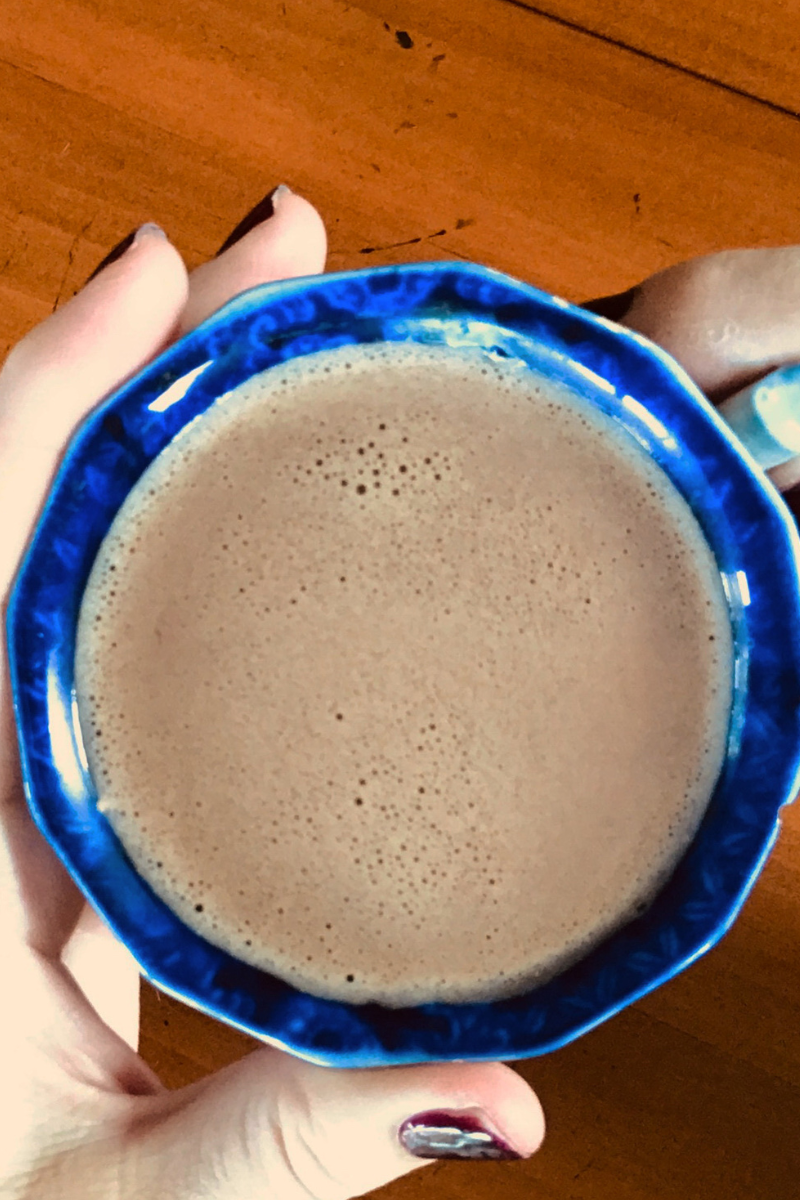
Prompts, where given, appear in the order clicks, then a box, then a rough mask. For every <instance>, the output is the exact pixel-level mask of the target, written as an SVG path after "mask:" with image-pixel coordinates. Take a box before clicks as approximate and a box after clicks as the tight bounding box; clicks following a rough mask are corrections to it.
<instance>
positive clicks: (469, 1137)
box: [400, 1111, 522, 1159]
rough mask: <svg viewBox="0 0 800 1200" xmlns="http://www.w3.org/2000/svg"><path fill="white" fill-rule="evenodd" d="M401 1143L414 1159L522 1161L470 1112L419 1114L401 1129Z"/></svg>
mask: <svg viewBox="0 0 800 1200" xmlns="http://www.w3.org/2000/svg"><path fill="white" fill-rule="evenodd" d="M400 1141H401V1142H402V1144H403V1146H404V1147H405V1149H406V1150H408V1151H409V1153H410V1154H414V1155H416V1157H417V1158H475V1159H482V1158H493V1159H515V1158H517V1159H518V1158H522V1155H521V1154H518V1153H517V1151H516V1150H513V1149H512V1148H511V1146H509V1145H508V1143H507V1142H504V1141H503V1140H502V1138H498V1137H497V1136H496V1135H495V1134H493V1133H490V1132H489V1130H488V1129H486V1128H485V1127H484V1126H483V1125H482V1124H481V1122H480V1121H479V1120H478V1119H477V1118H476V1117H474V1116H471V1115H470V1114H469V1113H457V1114H456V1113H447V1112H439V1111H436V1112H426V1113H418V1114H417V1115H416V1116H415V1117H409V1118H408V1120H407V1121H404V1122H403V1124H402V1125H401V1126H400Z"/></svg>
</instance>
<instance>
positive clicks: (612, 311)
mask: <svg viewBox="0 0 800 1200" xmlns="http://www.w3.org/2000/svg"><path fill="white" fill-rule="evenodd" d="M638 290H639V289H638V288H635V287H632V288H628V290H627V292H617V293H616V294H615V295H613V296H601V297H600V299H599V300H586V301H585V302H584V303H583V304H581V305H580V307H581V308H585V309H587V311H588V312H591V313H595V315H596V316H598V317H606V318H607V319H608V320H609V321H621V320H622V318H623V317H624V316H625V314H626V313H627V312H628V310H629V309H630V307H631V305H632V304H633V301H634V298H635V296H636V293H637V291H638Z"/></svg>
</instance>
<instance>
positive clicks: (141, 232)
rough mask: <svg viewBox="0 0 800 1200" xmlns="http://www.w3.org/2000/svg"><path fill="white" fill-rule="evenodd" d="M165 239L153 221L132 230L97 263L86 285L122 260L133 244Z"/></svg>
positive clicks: (164, 235)
mask: <svg viewBox="0 0 800 1200" xmlns="http://www.w3.org/2000/svg"><path fill="white" fill-rule="evenodd" d="M154 235H155V236H157V237H162V238H166V236H167V235H166V234H165V233H164V230H163V229H162V228H161V226H160V225H156V224H155V223H154V222H153V221H146V222H145V224H144V225H140V226H139V228H138V229H132V230H131V232H130V233H129V234H128V235H127V237H124V238H123V239H122V241H121V242H117V244H116V246H115V247H114V249H113V250H109V252H108V254H107V255H106V256H105V258H104V259H103V261H102V262H100V263H98V264H97V266H96V267H95V269H94V270H93V271H92V273H91V275H90V276H89V278H88V279H87V280H86V283H91V281H92V280H93V279H94V278H95V276H96V275H99V274H100V272H101V271H102V270H103V268H104V267H109V266H111V263H113V262H116V261H117V259H119V258H122V256H123V254H124V253H125V251H126V250H130V248H131V246H132V245H133V244H134V242H140V241H141V240H142V238H144V237H152V236H154Z"/></svg>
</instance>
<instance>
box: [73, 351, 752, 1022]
mask: <svg viewBox="0 0 800 1200" xmlns="http://www.w3.org/2000/svg"><path fill="white" fill-rule="evenodd" d="M323 360H324V361H323ZM498 413H502V419H501V418H499V417H498ZM604 421H605V424H604ZM145 550H146V553H145V552H144V551H145ZM76 679H77V682H78V687H79V697H80V699H79V709H80V715H81V724H82V728H83V729H84V733H85V740H86V746H87V755H88V758H89V763H90V768H91V770H92V773H93V777H94V778H95V780H96V781H98V791H99V795H100V807H101V808H102V809H103V811H104V812H106V813H107V815H108V817H109V820H110V821H111V823H112V824H113V825H114V828H115V829H116V830H117V832H118V834H119V836H120V838H121V840H122V841H123V844H124V845H125V846H126V848H127V849H128V851H129V853H130V855H131V857H132V859H133V861H134V863H135V864H136V865H137V867H138V869H139V870H140V871H141V872H142V874H143V875H144V876H145V878H147V879H148V880H149V881H150V882H151V884H152V886H153V887H154V889H155V890H156V891H157V892H159V894H161V895H163V896H164V897H165V899H167V901H168V902H169V903H170V904H171V905H172V907H173V908H174V909H175V911H176V912H177V913H178V914H179V915H180V916H181V918H182V919H183V920H184V921H185V922H186V923H187V924H188V925H190V926H192V927H193V928H195V929H197V930H198V931H199V932H200V933H202V934H203V935H204V936H206V937H208V938H209V939H210V940H212V941H214V942H215V943H216V944H219V945H222V946H224V947H225V948H227V949H229V950H230V951H231V952H232V953H234V954H235V955H237V956H238V957H240V958H241V959H243V960H245V961H248V962H252V963H253V964H255V965H257V966H262V967H264V968H266V969H268V970H273V971H275V972H276V973H277V974H279V975H281V976H282V977H283V978H286V979H287V980H289V981H290V982H293V983H295V984H297V985H298V986H300V987H304V988H306V989H307V990H309V991H311V992H315V993H317V994H321V995H328V996H331V997H333V998H346V999H352V1000H355V1001H358V1002H365V1001H369V1000H379V1001H381V1002H383V1003H386V1004H404V1003H417V1002H420V1001H423V1000H429V999H436V998H438V999H450V1000H470V999H481V998H488V997H489V996H492V995H512V994H514V992H515V991H520V990H522V989H524V987H526V986H528V985H529V984H530V983H531V982H533V981H534V980H539V979H542V978H545V977H546V976H547V974H548V973H552V971H554V970H556V969H558V968H559V967H560V966H562V965H564V964H565V963H566V962H568V961H570V960H571V959H572V958H574V957H575V956H576V955H579V954H580V953H582V952H583V951H584V950H585V948H586V947H587V946H590V945H591V944H592V943H593V942H594V941H595V940H596V939H597V938H598V937H600V936H602V935H603V933H604V932H605V931H606V930H607V929H609V928H610V927H611V926H613V925H614V924H615V923H618V922H619V921H620V920H621V919H625V918H627V917H629V916H631V915H633V914H634V913H636V912H638V911H640V910H641V908H642V906H643V905H646V904H647V903H648V902H649V899H650V896H651V895H652V891H653V888H654V886H657V885H659V884H660V883H661V881H662V880H663V878H664V877H665V874H668V872H669V870H670V869H671V865H672V864H673V863H674V861H675V859H676V858H677V856H678V855H679V854H680V853H681V852H682V850H683V848H684V846H685V845H686V843H687V841H688V839H689V838H690V837H691V836H692V833H693V831H694V829H695V828H696V825H697V823H698V822H699V819H700V817H701V815H702V811H703V808H704V805H705V800H706V798H707V796H708V794H709V792H710V789H711V786H712V784H713V781H714V779H715V777H716V774H717V771H718V768H719V763H720V761H721V755H722V750H723V746H724V733H725V724H726V716H727V710H728V703H729V695H730V683H729V679H730V634H729V629H728V625H727V619H726V612H725V607H724V600H723V598H722V593H721V589H720V588H719V586H718V580H717V578H716V574H715V568H714V564H713V562H712V561H711V558H710V555H709V554H708V552H707V550H706V549H705V547H704V543H702V541H701V540H700V538H699V534H698V531H697V528H696V526H695V524H694V521H693V518H692V517H691V514H690V513H689V511H688V509H687V508H686V507H685V506H684V505H683V504H682V502H681V501H680V500H679V499H678V497H677V496H676V495H674V494H673V493H672V492H671V489H669V488H665V485H664V483H663V481H662V479H661V477H660V475H659V473H658V470H657V468H655V467H654V466H652V465H651V464H649V462H648V461H646V460H644V459H643V458H642V456H641V452H640V451H638V448H636V447H634V446H633V445H631V446H627V445H626V444H625V443H623V442H620V440H619V437H618V435H616V434H615V433H614V431H613V429H611V428H610V427H609V425H608V422H607V420H606V419H605V418H602V419H601V418H600V416H596V415H595V414H593V413H589V412H588V411H587V410H586V408H585V407H584V406H582V405H581V404H580V403H579V402H577V401H576V400H575V399H574V398H573V397H571V396H570V395H569V394H568V393H564V392H555V391H553V389H552V388H549V389H548V388H547V387H546V386H543V385H542V384H541V383H539V382H538V381H537V380H535V379H533V378H532V380H531V382H530V383H529V385H527V386H523V384H522V383H521V381H520V376H519V374H518V372H516V371H515V370H514V369H512V368H510V367H508V366H504V365H503V364H494V363H492V364H486V363H485V362H483V361H482V360H479V362H478V364H477V365H476V364H475V362H474V361H472V360H470V359H469V358H468V357H465V358H464V360H463V361H457V360H455V359H454V358H453V356H452V355H446V356H443V355H442V352H441V351H438V350H437V349H436V348H427V349H425V348H413V347H407V346H402V345H400V346H392V347H380V346H376V347H366V348H362V349H359V350H358V351H356V350H354V349H353V347H348V348H346V349H345V350H342V351H335V352H330V353H329V354H327V355H325V356H322V355H320V356H315V359H314V360H307V361H306V362H298V361H295V362H293V363H290V364H287V365H285V366H283V367H280V368H275V369H274V370H273V371H271V372H268V373H266V374H265V375H264V376H263V377H261V378H260V379H257V380H255V381H251V383H249V384H248V385H246V386H245V387H244V388H242V389H241V390H240V391H239V392H238V393H233V394H231V395H230V396H228V397H225V398H223V399H222V400H221V401H220V402H218V403H217V404H216V405H215V406H214V407H213V408H212V409H211V410H210V411H209V412H208V413H207V414H206V415H205V416H204V417H203V418H202V419H201V420H199V421H197V422H196V423H195V424H194V425H193V426H192V427H191V428H190V429H187V430H186V431H184V432H183V434H182V435H180V436H179V437H178V438H177V439H176V440H175V441H174V442H173V443H172V444H171V445H170V446H169V447H168V448H167V450H165V451H164V452H163V453H162V455H160V456H159V458H158V459H157V460H156V461H155V462H154V464H152V466H151V468H150V469H149V471H147V472H146V473H145V475H144V476H143V477H142V480H140V483H139V485H138V486H137V488H136V489H134V491H133V492H132V493H131V496H130V497H129V498H128V501H127V502H126V504H125V505H124V506H123V509H122V510H121V512H120V514H119V516H118V519H117V522H115V525H114V527H113V528H112V531H111V533H110V534H109V536H108V537H107V539H106V541H105V542H104V543H103V546H102V547H101V550H100V553H99V555H98V558H97V561H96V564H95V567H94V569H93V572H92V576H91V579H90V582H89V586H88V588H87V593H86V597H85V600H84V605H83V608H82V611H81V618H80V625H79V634H78V645H77V654H76ZM643 763H646V764H647V769H646V770H643V769H642V764H643ZM187 880H188V881H189V882H184V881H187ZM445 968H446V969H445Z"/></svg>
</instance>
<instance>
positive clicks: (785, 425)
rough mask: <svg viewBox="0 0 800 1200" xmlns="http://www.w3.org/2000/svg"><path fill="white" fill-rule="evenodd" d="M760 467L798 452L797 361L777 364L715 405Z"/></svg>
mask: <svg viewBox="0 0 800 1200" xmlns="http://www.w3.org/2000/svg"><path fill="white" fill-rule="evenodd" d="M717 412H718V413H719V414H720V415H721V416H722V417H724V419H725V420H726V421H727V423H728V425H730V427H731V429H732V430H733V432H734V433H735V434H736V436H737V437H738V438H739V440H740V441H741V442H742V443H743V444H744V446H745V449H747V450H748V451H749V452H750V454H751V455H752V457H753V458H754V459H755V460H756V462H757V463H758V465H759V467H761V468H762V469H763V470H764V471H768V470H770V469H771V468H772V467H779V466H780V465H781V464H782V463H785V462H788V461H789V460H790V459H792V458H795V457H796V455H798V454H800V365H798V364H794V365H792V366H787V367H779V368H778V370H777V371H772V372H770V374H769V375H766V376H765V377H764V378H763V379H759V380H758V382H757V383H751V384H749V385H748V386H747V387H745V388H742V390H741V391H740V392H737V393H736V394H735V395H734V396H729V397H728V399H727V400H725V401H723V403H722V404H719V405H718V406H717Z"/></svg>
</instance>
